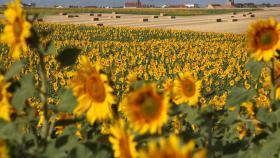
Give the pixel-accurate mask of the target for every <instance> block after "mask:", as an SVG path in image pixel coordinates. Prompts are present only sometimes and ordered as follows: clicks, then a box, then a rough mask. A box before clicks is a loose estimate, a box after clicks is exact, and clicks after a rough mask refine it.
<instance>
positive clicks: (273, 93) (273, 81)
mask: <svg viewBox="0 0 280 158" xmlns="http://www.w3.org/2000/svg"><path fill="white" fill-rule="evenodd" d="M274 69H275V68H274V59H272V61H271V72H270V74H271V99H272V100H273V101H274V100H276V93H275V80H274V78H275V76H274Z"/></svg>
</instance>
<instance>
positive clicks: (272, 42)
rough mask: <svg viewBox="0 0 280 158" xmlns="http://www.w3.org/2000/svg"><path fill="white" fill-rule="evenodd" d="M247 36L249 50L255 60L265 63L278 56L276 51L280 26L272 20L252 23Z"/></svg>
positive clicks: (278, 46)
mask: <svg viewBox="0 0 280 158" xmlns="http://www.w3.org/2000/svg"><path fill="white" fill-rule="evenodd" d="M247 36H248V47H249V50H251V51H252V56H253V57H254V58H255V59H256V60H258V61H261V60H264V61H266V62H267V61H270V60H271V59H272V58H274V57H276V56H278V54H277V51H276V50H278V49H280V24H279V23H278V22H277V21H275V20H274V19H273V18H270V19H268V20H258V21H256V22H255V23H253V24H252V25H251V26H250V28H249V31H248V35H247Z"/></svg>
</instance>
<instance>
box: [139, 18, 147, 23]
mask: <svg viewBox="0 0 280 158" xmlns="http://www.w3.org/2000/svg"><path fill="white" fill-rule="evenodd" d="M140 21H141V22H148V21H149V19H148V18H141V19H140Z"/></svg>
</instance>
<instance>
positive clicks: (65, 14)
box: [59, 13, 67, 15]
mask: <svg viewBox="0 0 280 158" xmlns="http://www.w3.org/2000/svg"><path fill="white" fill-rule="evenodd" d="M59 15H67V13H59Z"/></svg>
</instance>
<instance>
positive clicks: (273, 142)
mask: <svg viewBox="0 0 280 158" xmlns="http://www.w3.org/2000/svg"><path fill="white" fill-rule="evenodd" d="M279 135H280V131H279V130H277V131H276V132H275V133H273V134H272V135H270V138H269V139H267V141H266V142H265V143H264V144H263V146H262V148H261V149H260V151H259V154H258V157H259V158H263V157H273V155H274V154H278V153H279V150H280V137H279Z"/></svg>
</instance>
